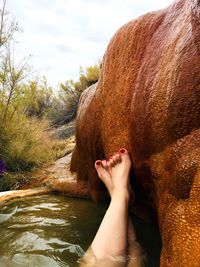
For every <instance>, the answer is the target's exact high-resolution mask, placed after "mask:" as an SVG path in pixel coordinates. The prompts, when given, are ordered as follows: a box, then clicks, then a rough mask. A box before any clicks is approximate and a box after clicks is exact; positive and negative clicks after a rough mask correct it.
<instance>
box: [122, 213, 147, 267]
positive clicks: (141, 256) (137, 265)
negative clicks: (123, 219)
mask: <svg viewBox="0 0 200 267" xmlns="http://www.w3.org/2000/svg"><path fill="white" fill-rule="evenodd" d="M128 255H129V262H128V265H127V267H142V266H145V262H146V254H145V253H144V251H143V249H142V247H141V245H140V243H139V242H138V241H137V237H136V233H135V228H134V226H133V222H132V220H131V218H130V216H129V219H128Z"/></svg>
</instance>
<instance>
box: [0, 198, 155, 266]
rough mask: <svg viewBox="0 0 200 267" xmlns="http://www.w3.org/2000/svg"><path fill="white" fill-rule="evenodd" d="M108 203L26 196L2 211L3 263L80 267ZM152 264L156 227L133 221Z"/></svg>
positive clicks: (0, 256) (0, 249)
mask: <svg viewBox="0 0 200 267" xmlns="http://www.w3.org/2000/svg"><path fill="white" fill-rule="evenodd" d="M105 210H106V206H105V205H97V204H95V203H93V202H92V201H90V200H80V199H73V198H67V197H64V196H60V195H43V196H35V197H31V198H25V199H23V200H20V201H16V202H15V203H12V204H9V205H8V206H4V207H3V208H1V210H0V227H1V231H0V267H46V266H47V267H50V266H51V267H56V266H63V267H64V266H65V267H78V263H77V261H78V259H79V257H81V256H82V254H83V253H84V251H85V250H86V249H87V248H88V246H89V245H90V243H91V242H92V240H93V238H94V235H95V233H96V231H97V229H98V226H99V224H100V222H101V220H102V217H103V215H104V213H105ZM135 226H136V229H137V231H138V235H139V239H140V240H141V242H142V243H143V246H144V248H145V249H146V251H147V253H148V254H149V263H148V265H147V266H149V267H158V266H159V254H160V238H159V234H158V231H157V229H156V228H155V227H154V226H153V225H149V224H146V223H143V222H141V221H140V220H138V219H135Z"/></svg>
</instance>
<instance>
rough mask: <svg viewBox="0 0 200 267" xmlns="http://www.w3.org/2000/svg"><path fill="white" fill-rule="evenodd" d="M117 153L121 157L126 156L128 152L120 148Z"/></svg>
mask: <svg viewBox="0 0 200 267" xmlns="http://www.w3.org/2000/svg"><path fill="white" fill-rule="evenodd" d="M119 153H120V154H121V155H124V154H128V150H126V148H120V150H119Z"/></svg>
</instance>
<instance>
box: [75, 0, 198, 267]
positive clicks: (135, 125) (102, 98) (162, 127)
mask: <svg viewBox="0 0 200 267" xmlns="http://www.w3.org/2000/svg"><path fill="white" fill-rule="evenodd" d="M199 33H200V2H199V1H197V0H180V1H175V2H174V3H173V4H172V5H171V6H169V7H168V8H166V9H164V10H159V11H157V12H152V13H148V14H146V15H144V16H142V17H140V18H138V19H136V20H134V21H131V22H130V23H128V24H126V25H124V26H123V27H122V28H121V29H119V31H118V32H117V33H116V34H115V35H114V37H113V38H112V39H111V42H110V44H109V46H108V48H107V50H106V53H105V55H104V59H103V63H102V71H101V77H100V80H99V82H98V84H96V85H94V86H92V87H91V88H89V89H87V90H86V91H85V92H84V93H83V95H82V97H81V100H80V103H79V110H78V117H77V127H76V146H75V149H74V151H73V155H72V162H71V170H72V171H75V172H76V173H77V177H78V181H88V185H89V190H90V193H91V195H92V197H93V198H94V199H101V198H102V196H103V194H104V191H105V188H104V186H103V185H102V183H101V182H100V180H99V179H98V177H97V175H96V172H95V169H94V162H95V160H97V159H102V158H108V157H110V156H111V155H112V154H113V152H115V151H117V150H118V149H119V148H120V147H126V148H127V149H128V150H129V151H130V155H131V159H132V161H133V166H134V170H133V172H132V175H131V179H132V181H133V184H134V189H135V192H136V206H138V207H141V206H142V207H145V208H146V209H147V210H149V211H150V212H151V213H152V214H154V215H155V216H156V218H157V220H158V223H159V227H160V232H161V235H162V241H163V248H162V254H161V266H167V267H168V266H170V267H172V266H180V267H183V266H184V267H186V266H188V267H189V266H191V267H198V266H199V263H200V242H199V238H200V223H199V222H200V145H199V144H200V129H199V127H200V104H199V103H200V34H199Z"/></svg>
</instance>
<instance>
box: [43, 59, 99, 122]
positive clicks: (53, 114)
mask: <svg viewBox="0 0 200 267" xmlns="http://www.w3.org/2000/svg"><path fill="white" fill-rule="evenodd" d="M99 75H100V63H97V64H95V65H94V66H90V67H85V68H83V67H80V75H79V79H78V81H74V80H67V81H66V82H65V83H61V84H60V89H59V92H58V94H57V96H54V98H53V100H52V103H51V104H52V108H51V109H49V110H48V118H49V119H50V121H51V124H52V125H53V126H59V125H64V124H66V123H67V122H69V121H71V120H73V119H74V118H75V117H76V113H77V107H78V102H79V98H80V96H81V93H82V92H83V91H84V90H85V89H86V88H88V87H89V86H90V85H92V84H94V83H96V82H97V81H98V79H99Z"/></svg>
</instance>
